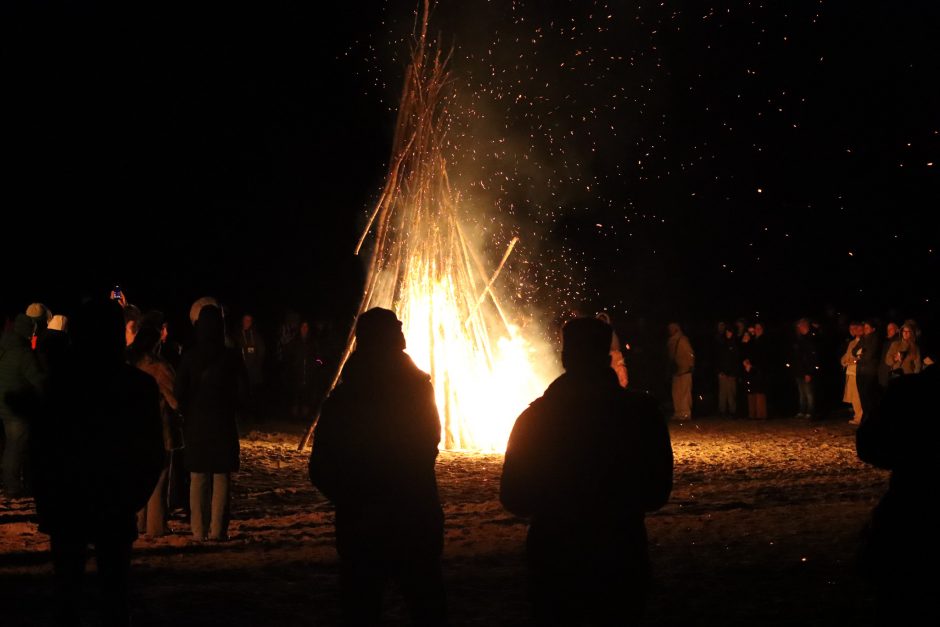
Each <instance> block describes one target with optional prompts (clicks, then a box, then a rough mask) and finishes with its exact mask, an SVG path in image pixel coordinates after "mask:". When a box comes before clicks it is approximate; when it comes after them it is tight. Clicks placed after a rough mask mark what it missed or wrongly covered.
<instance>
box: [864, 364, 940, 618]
mask: <svg viewBox="0 0 940 627" xmlns="http://www.w3.org/2000/svg"><path fill="white" fill-rule="evenodd" d="M938 379H940V370H938V369H937V367H936V366H931V367H928V368H926V369H925V370H924V371H923V372H922V373H921V374H915V375H910V376H904V377H900V378H898V379H896V380H894V381H892V382H891V383H890V384H889V385H888V389H887V391H886V392H885V396H884V399H883V401H882V403H881V405H880V407H879V408H878V409H877V410H876V411H875V412H874V413H873V414H872V415H868V414H866V415H864V416H863V419H862V424H861V426H860V427H859V428H858V432H857V433H856V446H857V449H858V456H859V458H860V459H861V460H862V461H864V462H867V463H869V464H872V465H873V466H877V467H878V468H884V469H886V470H890V471H891V480H890V483H889V486H888V491H887V492H886V493H885V495H884V496H883V497H882V499H881V501H880V502H879V503H878V505H877V506H876V507H875V509H874V510H873V511H872V518H871V523H870V525H869V528H868V530H867V540H866V543H865V544H864V546H863V550H862V554H861V558H862V568H863V571H864V574H865V575H866V576H867V578H868V579H869V581H870V582H871V583H872V584H873V585H874V588H875V592H876V596H877V598H878V600H879V607H880V610H881V612H882V615H881V617H880V619H881V621H880V624H885V625H917V624H930V623H932V622H934V620H936V614H937V609H936V604H935V602H934V596H935V588H934V581H935V577H933V576H932V575H931V574H930V573H932V572H933V571H934V569H935V568H936V565H937V560H938V558H940V556H938V551H937V543H936V540H935V536H936V520H935V518H934V517H933V516H932V515H931V514H930V513H929V502H930V501H931V500H932V497H933V495H934V494H935V493H936V485H935V484H936V472H937V467H936V446H937V439H938V433H937V431H938V429H937V425H938V423H937V420H936V419H935V416H934V415H933V414H934V407H935V406H936V394H937V389H938V385H940V380H938ZM925 571H926V572H925ZM930 616H934V619H931V618H930Z"/></svg>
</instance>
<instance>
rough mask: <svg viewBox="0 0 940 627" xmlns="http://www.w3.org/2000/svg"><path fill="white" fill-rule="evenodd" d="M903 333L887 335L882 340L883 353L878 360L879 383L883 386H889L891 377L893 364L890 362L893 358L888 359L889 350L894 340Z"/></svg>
mask: <svg viewBox="0 0 940 627" xmlns="http://www.w3.org/2000/svg"><path fill="white" fill-rule="evenodd" d="M900 337H901V334H900V333H895V334H894V337H890V338H889V337H887V336H886V337H885V339H884V340H883V341H882V342H881V353H880V356H879V362H878V383H879V385H881V387H888V381H889V380H890V379H891V370H892V369H893V365H892V364H891V363H890V361H891V360H889V359H888V351H890V350H891V345H892V344H894V341H895V340H897V339H900Z"/></svg>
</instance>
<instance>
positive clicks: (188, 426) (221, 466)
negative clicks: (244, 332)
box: [176, 304, 248, 540]
mask: <svg viewBox="0 0 940 627" xmlns="http://www.w3.org/2000/svg"><path fill="white" fill-rule="evenodd" d="M247 388H248V381H247V374H246V373H245V365H244V363H243V362H242V358H241V355H240V354H239V352H238V350H236V349H233V348H227V347H226V346H225V331H224V326H223V322H222V313H221V311H220V310H219V308H218V307H216V306H215V305H211V304H208V305H204V306H203V307H202V308H201V309H200V310H199V317H198V319H197V320H196V346H195V347H194V348H192V349H191V350H190V351H188V352H186V353H185V354H184V355H183V360H182V362H180V369H179V372H178V373H177V376H176V398H177V401H178V402H179V407H180V411H181V412H182V414H183V440H184V443H185V447H186V455H185V456H184V464H185V466H186V469H187V470H188V471H189V472H190V491H189V505H190V524H191V526H192V533H193V537H194V538H195V539H196V540H226V539H227V538H228V524H229V515H230V511H231V480H232V473H233V472H237V471H238V468H239V446H238V422H237V417H236V416H237V412H238V410H239V407H240V405H241V404H242V403H244V401H245V399H246V397H247Z"/></svg>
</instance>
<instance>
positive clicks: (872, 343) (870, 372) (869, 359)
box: [855, 333, 882, 380]
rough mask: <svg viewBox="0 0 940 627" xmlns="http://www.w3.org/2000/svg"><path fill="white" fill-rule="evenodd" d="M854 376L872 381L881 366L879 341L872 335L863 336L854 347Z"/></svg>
mask: <svg viewBox="0 0 940 627" xmlns="http://www.w3.org/2000/svg"><path fill="white" fill-rule="evenodd" d="M855 355H856V358H857V360H858V361H856V362H855V376H856V377H858V378H867V379H869V380H873V379H875V378H876V377H877V376H878V369H879V368H880V366H881V359H882V354H881V339H880V338H879V337H878V336H877V335H876V334H874V333H871V334H869V335H863V336H862V338H861V339H860V340H859V342H858V344H857V345H856V347H855Z"/></svg>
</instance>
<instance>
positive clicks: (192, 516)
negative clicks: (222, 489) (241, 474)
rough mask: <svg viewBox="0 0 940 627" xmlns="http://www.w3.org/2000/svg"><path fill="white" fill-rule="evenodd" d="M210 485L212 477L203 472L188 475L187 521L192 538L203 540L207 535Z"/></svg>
mask: <svg viewBox="0 0 940 627" xmlns="http://www.w3.org/2000/svg"><path fill="white" fill-rule="evenodd" d="M211 484H212V475H211V474H209V473H203V472H194V473H190V483H189V510H190V513H189V520H190V527H192V531H193V537H194V538H195V539H197V540H205V539H206V536H207V535H208V527H209V521H210V520H211V518H210V517H209V516H210V509H209V503H210V500H209V489H210V487H211Z"/></svg>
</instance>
